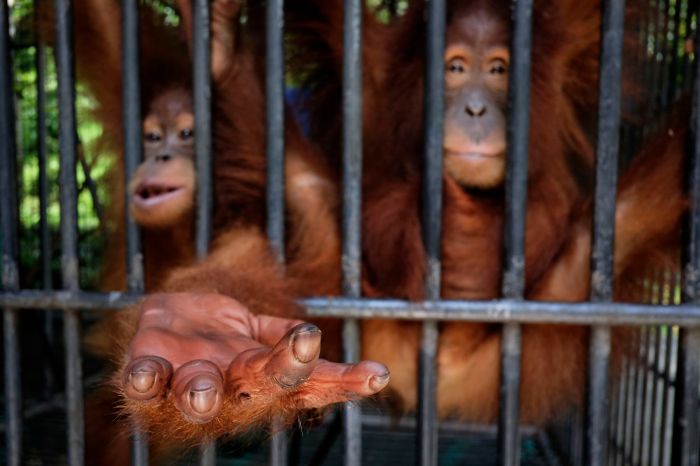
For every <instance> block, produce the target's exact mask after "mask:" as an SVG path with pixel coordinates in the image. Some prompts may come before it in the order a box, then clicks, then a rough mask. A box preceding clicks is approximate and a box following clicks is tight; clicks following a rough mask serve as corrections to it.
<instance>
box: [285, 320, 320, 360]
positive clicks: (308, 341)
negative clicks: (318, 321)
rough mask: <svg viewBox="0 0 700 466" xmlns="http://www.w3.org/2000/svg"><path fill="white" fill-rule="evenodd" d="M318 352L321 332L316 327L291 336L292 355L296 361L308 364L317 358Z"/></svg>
mask: <svg viewBox="0 0 700 466" xmlns="http://www.w3.org/2000/svg"><path fill="white" fill-rule="evenodd" d="M320 352H321V331H320V330H319V329H318V328H317V327H316V326H312V328H309V329H304V330H302V331H301V332H299V333H296V334H294V335H293V336H292V353H294V358H295V359H296V360H297V361H299V362H301V363H303V364H308V363H310V362H311V361H313V360H314V359H316V358H318V355H319V353H320Z"/></svg>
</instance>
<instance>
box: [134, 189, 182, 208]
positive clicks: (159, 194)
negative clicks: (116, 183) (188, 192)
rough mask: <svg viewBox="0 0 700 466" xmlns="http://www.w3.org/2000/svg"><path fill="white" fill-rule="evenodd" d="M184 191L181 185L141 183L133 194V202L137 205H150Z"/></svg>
mask: <svg viewBox="0 0 700 466" xmlns="http://www.w3.org/2000/svg"><path fill="white" fill-rule="evenodd" d="M183 191H184V188H183V187H182V186H168V185H165V184H162V183H141V184H140V185H139V186H138V187H137V188H136V192H135V193H134V196H133V201H134V204H136V205H138V206H139V207H152V206H154V205H157V204H161V203H163V202H167V201H169V200H170V199H172V198H174V197H177V196H179V195H180V194H181V193H182V192H183Z"/></svg>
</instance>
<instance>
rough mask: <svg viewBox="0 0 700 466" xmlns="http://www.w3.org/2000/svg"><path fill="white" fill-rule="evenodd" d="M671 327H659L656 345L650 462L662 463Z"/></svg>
mask: <svg viewBox="0 0 700 466" xmlns="http://www.w3.org/2000/svg"><path fill="white" fill-rule="evenodd" d="M669 332H670V328H668V327H659V330H658V335H657V340H658V341H657V347H656V374H655V381H654V386H655V393H654V394H655V400H654V401H655V406H654V417H653V424H652V429H653V432H652V436H651V444H652V447H651V457H650V458H649V462H650V464H661V449H662V446H663V445H662V442H663V438H664V436H663V424H664V419H665V417H666V416H665V409H664V408H665V401H666V390H665V388H666V373H667V371H668V367H667V366H666V361H667V360H668V356H667V351H668V347H669V341H670V340H669V339H670V335H669Z"/></svg>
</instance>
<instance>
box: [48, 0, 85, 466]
mask: <svg viewBox="0 0 700 466" xmlns="http://www.w3.org/2000/svg"><path fill="white" fill-rule="evenodd" d="M54 11H55V18H56V48H55V53H56V70H57V78H58V112H59V126H58V129H59V151H60V156H61V171H60V188H61V189H60V200H61V202H60V203H61V270H62V277H63V288H65V289H67V290H69V291H78V290H79V288H80V283H79V274H78V219H77V208H76V205H77V186H76V179H75V169H76V155H77V141H76V135H77V132H76V125H75V78H74V68H73V16H72V7H71V3H70V0H56V1H55V2H54ZM63 319H64V332H63V338H64V341H65V345H66V356H65V357H66V398H67V409H66V411H67V413H66V415H67V417H68V462H69V463H70V464H71V465H72V466H80V465H82V464H83V462H84V447H85V445H84V443H85V422H84V419H83V387H82V363H81V357H80V341H81V337H80V314H79V313H78V311H75V310H67V311H66V312H65V313H64V314H63Z"/></svg>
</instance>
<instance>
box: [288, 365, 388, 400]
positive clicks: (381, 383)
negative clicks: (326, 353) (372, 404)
mask: <svg viewBox="0 0 700 466" xmlns="http://www.w3.org/2000/svg"><path fill="white" fill-rule="evenodd" d="M389 378H390V374H389V369H387V367H386V366H385V365H384V364H380V363H378V362H374V361H362V362H359V363H357V364H337V363H332V362H329V361H325V360H321V361H319V363H318V366H317V367H316V369H315V370H314V371H313V373H312V374H311V377H309V380H307V382H306V383H305V384H304V385H302V386H301V387H300V389H299V390H298V391H297V393H296V394H295V395H294V396H295V398H297V399H298V401H299V405H300V406H302V407H303V408H321V407H323V406H326V405H328V404H332V403H339V402H341V401H348V400H354V399H358V398H362V397H366V396H371V395H374V394H375V393H377V392H379V391H380V390H382V389H383V388H384V387H386V386H387V384H388V383H389Z"/></svg>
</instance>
